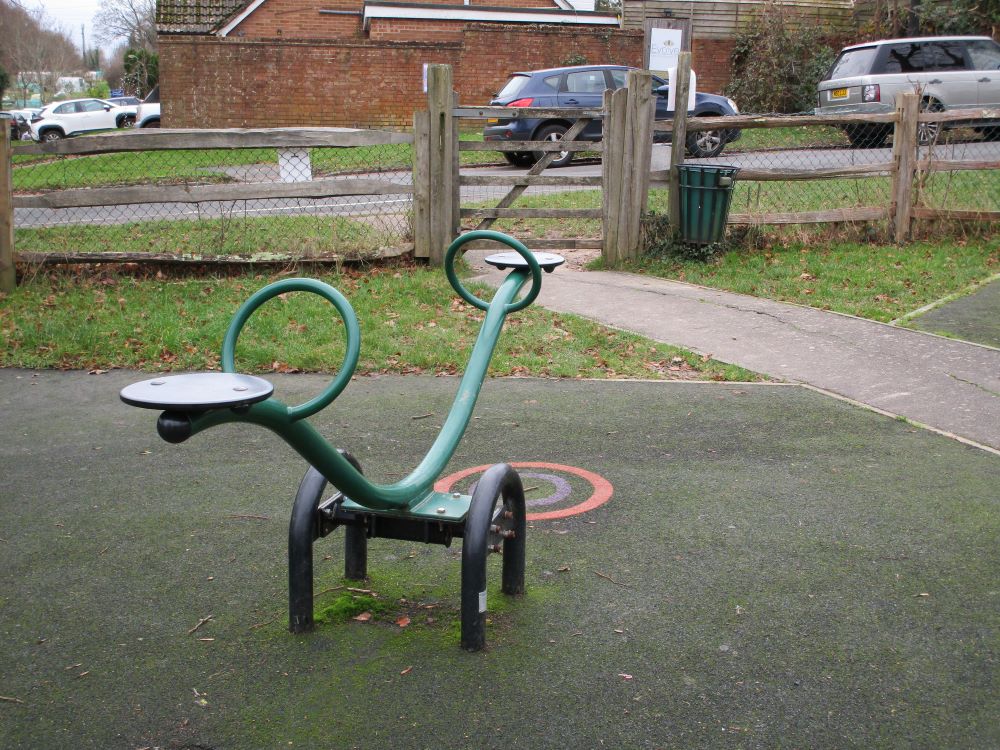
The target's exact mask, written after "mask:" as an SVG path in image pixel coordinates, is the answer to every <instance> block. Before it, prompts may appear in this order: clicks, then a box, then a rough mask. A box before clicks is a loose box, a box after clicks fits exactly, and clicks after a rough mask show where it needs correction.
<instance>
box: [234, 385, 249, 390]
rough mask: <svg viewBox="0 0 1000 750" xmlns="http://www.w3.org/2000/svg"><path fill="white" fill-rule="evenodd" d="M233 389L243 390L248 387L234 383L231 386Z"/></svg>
mask: <svg viewBox="0 0 1000 750" xmlns="http://www.w3.org/2000/svg"><path fill="white" fill-rule="evenodd" d="M233 390H234V391H245V390H248V388H247V387H246V386H245V385H234V386H233Z"/></svg>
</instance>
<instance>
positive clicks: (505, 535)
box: [500, 529, 515, 539]
mask: <svg viewBox="0 0 1000 750" xmlns="http://www.w3.org/2000/svg"><path fill="white" fill-rule="evenodd" d="M514 535H515V532H514V530H513V529H506V530H504V531H501V532H500V536H502V537H503V538H504V539H513V538H514Z"/></svg>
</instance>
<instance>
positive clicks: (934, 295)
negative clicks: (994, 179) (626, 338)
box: [627, 229, 1000, 322]
mask: <svg viewBox="0 0 1000 750" xmlns="http://www.w3.org/2000/svg"><path fill="white" fill-rule="evenodd" d="M730 231H733V230H732V229H731V230H730ZM627 270H631V271H636V272H639V273H648V274H651V275H654V276H661V277H664V278H671V279H678V280H680V281H688V282H691V283H693V284H701V285H704V286H708V287H713V288H716V289H725V290H728V291H732V292H740V293H742V294H749V295H753V296H755V297H766V298H769V299H776V300H782V301H785V302H797V303H799V304H803V305H809V306H811V307H818V308H822V309H826V310H834V311H836V312H842V313H849V314H851V315H858V316H860V317H863V318H870V319H871V320H879V321H883V322H888V321H890V320H895V319H896V318H899V317H901V316H903V315H905V314H906V313H908V312H911V311H913V310H916V309H917V308H920V307H923V306H924V305H927V304H930V303H931V302H934V301H936V300H939V299H941V298H943V297H946V296H948V295H949V294H954V293H956V292H961V291H962V290H964V289H966V288H968V287H969V286H970V285H973V284H975V283H976V282H979V281H982V280H984V279H986V278H988V277H989V276H991V275H993V274H995V273H996V272H997V271H998V270H1000V237H996V236H994V237H985V238H969V239H958V238H955V239H944V240H936V241H930V240H926V241H921V242H914V243H912V244H910V245H906V246H895V245H887V246H886V245H873V244H869V243H862V242H844V241H836V240H825V241H824V240H817V239H812V238H809V237H803V238H800V239H788V240H786V241H784V242H777V243H772V244H770V245H769V246H767V247H765V248H762V249H756V250H747V249H732V250H729V251H727V252H724V253H722V254H721V255H720V256H718V257H717V258H715V259H714V260H711V261H709V262H707V263H706V262H701V261H698V260H684V259H681V258H676V257H647V258H644V259H642V260H640V261H637V262H634V263H631V264H629V265H628V266H627Z"/></svg>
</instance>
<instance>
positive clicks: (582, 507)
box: [434, 461, 614, 521]
mask: <svg viewBox="0 0 1000 750" xmlns="http://www.w3.org/2000/svg"><path fill="white" fill-rule="evenodd" d="M510 465H511V466H513V467H514V468H515V469H549V470H550V471H558V472H563V473H566V474H572V475H574V476H577V477H580V478H581V479H583V480H585V481H586V482H588V483H589V484H590V486H591V487H593V490H594V491H593V492H592V493H591V494H590V497H588V498H587V499H586V500H584V501H583V502H582V503H577V504H576V505H571V506H570V507H568V508H559V509H557V510H548V511H544V512H542V513H528V520H529V521H545V520H550V519H554V518H566V517H568V516H576V515H579V514H580V513H586V512H587V511H588V510H593V509H594V508H598V507H600V506H602V505H604V503H606V502H607V501H608V500H610V499H611V495H612V494H614V487H612V485H611V482H609V481H608V480H607V479H605V478H604V477H602V476H601V475H600V474H595V473H594V472H592V471H587V470H586V469H581V468H579V467H578V466H566V465H565V464H553V463H549V462H547V461H512V462H511V464H510ZM490 466H492V464H483V465H482V466H471V467H469V468H468V469H462V470H461V471H456V472H455V473H454V474H449V475H448V476H446V477H441V478H440V479H439V480H437V482H435V484H434V490H435V491H437V492H450V491H451V488H452V487H454V486H455V484H456V483H458V482H460V481H461V480H463V479H465V478H466V477H470V476H472V475H474V474H480V473H482V472H484V471H486V470H487V469H488V468H490ZM521 476H523V477H531V478H533V479H541V480H544V481H546V482H551V483H552V484H553V485H554V487H555V489H556V491H555V493H554V494H553V495H551V496H549V497H548V498H542V499H541V500H533V501H530V502H527V503H525V504H526V505H549V504H552V503H556V502H559V500H563V499H565V498H566V497H568V496H569V493H565V494H564V492H565V488H566V487H568V484H569V483H568V482H566V480H565V479H563V478H562V477H559V476H558V475H553V474H541V473H535V472H524V473H523V474H521Z"/></svg>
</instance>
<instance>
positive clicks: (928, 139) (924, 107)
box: [917, 99, 944, 146]
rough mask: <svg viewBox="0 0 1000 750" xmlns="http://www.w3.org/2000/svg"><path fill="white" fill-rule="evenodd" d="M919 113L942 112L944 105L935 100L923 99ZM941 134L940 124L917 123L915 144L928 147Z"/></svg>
mask: <svg viewBox="0 0 1000 750" xmlns="http://www.w3.org/2000/svg"><path fill="white" fill-rule="evenodd" d="M920 111H921V112H944V105H943V104H941V102H939V101H937V100H936V99H925V100H924V101H922V102H921V103H920ZM940 133H941V123H939V122H918V123H917V143H919V144H920V145H921V146H930V145H931V144H933V143H935V142H936V141H937V139H938V136H939V135H940Z"/></svg>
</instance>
